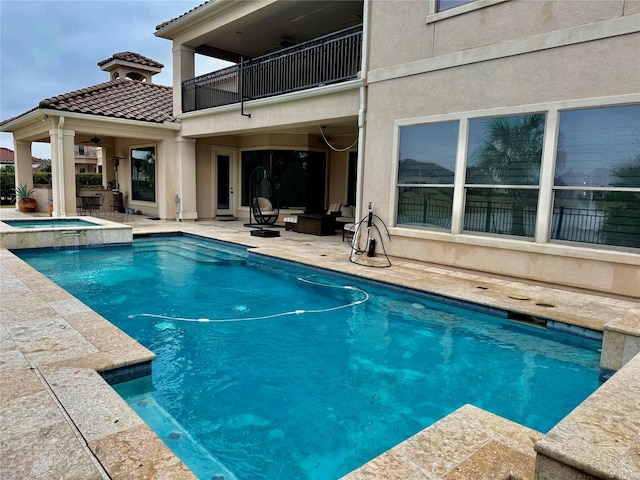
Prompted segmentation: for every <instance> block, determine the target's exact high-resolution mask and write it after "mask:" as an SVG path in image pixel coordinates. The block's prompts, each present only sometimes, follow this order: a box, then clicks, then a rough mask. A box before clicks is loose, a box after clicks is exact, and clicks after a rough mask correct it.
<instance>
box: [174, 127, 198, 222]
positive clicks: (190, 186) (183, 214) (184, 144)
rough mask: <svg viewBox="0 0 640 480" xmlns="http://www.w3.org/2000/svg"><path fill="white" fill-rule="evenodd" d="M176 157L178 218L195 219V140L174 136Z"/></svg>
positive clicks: (196, 210) (196, 212)
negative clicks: (178, 198) (178, 199)
mask: <svg viewBox="0 0 640 480" xmlns="http://www.w3.org/2000/svg"><path fill="white" fill-rule="evenodd" d="M176 147H177V153H178V154H177V156H176V157H177V159H176V170H175V189H176V195H178V196H179V197H180V219H181V220H197V219H198V209H197V205H196V141H195V139H192V138H185V137H176Z"/></svg>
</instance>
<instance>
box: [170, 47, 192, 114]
mask: <svg viewBox="0 0 640 480" xmlns="http://www.w3.org/2000/svg"><path fill="white" fill-rule="evenodd" d="M195 72H196V60H195V50H194V49H193V48H191V47H187V46H185V45H174V47H173V114H174V115H175V116H178V115H180V114H181V113H182V81H183V80H188V79H190V78H193V77H195V76H196V73H195Z"/></svg>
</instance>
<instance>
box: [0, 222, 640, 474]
mask: <svg viewBox="0 0 640 480" xmlns="http://www.w3.org/2000/svg"><path fill="white" fill-rule="evenodd" d="M169 230H173V231H177V230H181V231H185V232H188V233H194V234H198V235H202V236H207V237H210V238H217V239H221V240H226V241H231V242H234V243H240V244H244V245H249V246H252V247H254V248H255V250H254V251H255V252H259V253H261V254H264V255H269V256H274V257H278V258H285V259H288V260H294V261H301V262H302V263H306V264H309V265H315V266H319V267H322V268H329V269H333V270H337V271H340V272H343V273H354V274H356V275H359V276H363V277H366V278H371V279H377V280H383V281H387V282H390V283H396V284H399V285H404V286H408V287H411V288H417V289H421V290H427V291H432V292H434V293H439V294H444V295H447V296H449V297H453V298H461V299H465V300H468V301H472V302H476V303H480V304H483V305H492V306H495V307H498V308H506V309H515V310H516V311H520V312H522V313H525V314H530V315H534V316H539V315H541V314H542V312H545V315H544V316H546V317H548V316H552V317H553V318H556V319H558V320H561V321H563V322H567V323H568V324H571V325H576V326H580V327H586V328H587V329H593V330H596V331H602V330H605V335H606V328H605V326H606V324H608V323H611V322H614V323H617V324H618V327H617V329H616V330H615V331H614V333H620V332H619V330H623V333H628V332H629V331H632V332H636V333H637V332H638V330H640V325H638V324H639V323H640V321H639V320H638V314H639V313H640V303H638V302H637V301H634V300H633V299H616V298H605V297H600V296H596V295H591V294H588V293H582V292H567V291H563V290H559V289H553V288H548V287H545V286H540V285H531V284H526V283H524V282H517V281H513V280H509V279H495V278H490V277H486V276H483V275H481V274H474V273H469V272H462V271H456V270H449V269H445V268H440V267H435V266H432V265H431V266H430V265H423V264H414V263H411V262H403V261H400V260H394V266H393V267H392V268H391V269H367V268H364V267H363V266H359V265H354V264H351V263H350V262H348V260H347V258H346V254H345V251H346V249H347V247H346V245H345V244H341V243H339V242H331V241H329V242H315V241H309V239H308V236H300V234H295V233H292V234H289V232H287V233H286V236H284V235H283V237H284V238H281V239H262V238H259V237H251V236H250V235H249V233H248V231H247V229H242V228H241V226H234V225H229V224H228V222H224V223H221V222H198V223H185V224H182V225H179V226H178V225H177V224H175V223H173V222H166V224H165V222H161V223H160V224H159V223H158V222H153V224H149V225H139V226H134V233H154V232H161V231H169ZM283 233H284V232H283ZM303 237H304V238H303ZM323 240H324V239H323ZM0 274H1V280H2V291H1V293H2V306H1V307H2V319H1V323H2V324H1V325H0V339H1V349H0V358H1V359H2V361H1V363H0V383H1V385H2V389H1V392H2V393H0V417H1V418H2V422H0V456H1V457H2V461H1V462H0V477H4V476H5V475H7V476H9V477H11V476H16V475H17V477H18V478H34V479H37V478H51V477H52V476H62V475H63V474H66V475H68V476H70V477H72V478H127V479H129V478H131V479H135V478H153V477H154V476H155V477H156V478H162V479H165V478H167V479H171V478H177V479H182V478H194V476H193V474H192V473H191V472H189V471H188V469H186V467H185V466H184V465H183V464H182V462H180V461H179V460H178V459H177V458H176V457H175V456H174V455H173V453H172V452H171V451H170V450H169V449H168V448H167V447H166V446H165V445H164V443H163V442H162V441H161V440H160V439H159V438H158V437H157V435H156V434H155V433H154V432H152V431H151V430H150V429H149V428H148V427H147V426H146V424H144V422H142V420H140V419H139V417H137V415H136V414H135V413H133V412H132V411H131V410H130V409H129V407H128V406H127V405H126V403H124V401H122V400H121V399H120V397H119V396H117V395H116V394H115V393H112V392H113V391H112V390H111V388H110V387H108V385H107V384H106V382H105V381H104V380H103V379H102V377H101V376H100V375H98V374H97V373H96V371H98V370H109V369H111V368H115V367H118V366H127V365H132V364H135V363H137V362H138V361H142V362H144V361H146V360H148V359H149V355H153V354H151V352H149V351H148V350H146V349H144V347H141V346H140V345H138V344H137V343H136V342H135V341H133V340H132V339H130V338H129V337H128V336H126V335H125V334H124V333H122V332H121V331H120V330H118V329H117V328H116V327H113V326H112V325H111V324H110V323H109V322H107V321H106V320H104V319H102V317H100V316H99V315H97V314H95V313H94V312H92V311H91V310H89V309H88V307H86V306H84V305H83V304H81V303H80V302H78V301H77V300H76V299H74V298H73V297H71V296H70V295H69V294H68V293H67V292H65V291H64V290H62V289H60V288H59V287H57V286H55V285H54V284H52V283H51V282H49V281H48V280H47V279H46V278H44V277H43V276H42V275H41V274H39V273H38V272H36V271H35V270H33V269H32V268H31V267H29V266H28V265H26V264H24V263H23V262H21V261H20V260H19V259H17V258H16V257H15V256H13V255H12V254H11V253H10V252H7V251H6V250H0ZM478 286H481V287H485V288H486V289H483V288H477V287H478ZM512 294H520V295H522V296H525V295H526V296H527V298H529V299H530V300H519V299H514V298H511V297H510V295H512ZM536 303H545V304H554V305H555V307H553V315H549V307H540V306H536V305H535V304H536ZM621 325H622V327H621ZM627 339H628V337H627ZM627 343H629V342H627ZM631 343H633V342H631ZM622 345H623V350H624V348H625V347H624V345H625V343H624V342H623V343H622ZM632 352H633V347H630V349H629V348H628V349H627V353H626V355H627V356H629V355H631V353H632ZM623 356H624V355H623ZM631 356H632V355H631ZM639 359H640V357H637V356H636V357H635V358H633V361H629V363H628V364H627V365H626V366H624V367H622V368H621V370H620V372H618V373H617V374H616V375H614V376H613V377H612V378H611V379H610V380H609V381H608V382H607V383H606V384H605V385H604V386H603V387H601V389H599V390H598V391H597V392H596V393H594V395H592V396H591V397H589V399H588V400H587V401H585V402H584V403H583V404H582V405H581V406H580V407H578V409H577V410H579V409H581V408H583V407H584V408H588V409H590V410H587V412H589V414H588V415H587V416H579V417H577V418H578V420H576V419H573V420H571V415H573V413H572V414H571V415H570V416H568V417H567V419H565V420H569V421H572V422H573V425H572V424H570V423H569V424H565V423H564V421H563V422H561V423H560V424H558V426H557V427H555V428H554V430H552V432H554V431H555V430H556V429H559V433H558V432H555V433H553V435H552V432H549V434H548V435H547V436H546V437H545V438H544V439H543V440H541V441H540V442H543V443H540V445H541V447H540V448H541V450H540V451H538V453H539V455H538V459H540V458H541V455H542V454H544V455H545V457H546V458H548V459H550V460H551V462H552V463H553V462H558V463H559V464H560V465H561V466H562V467H563V468H564V465H565V464H566V460H568V459H570V458H574V457H572V455H574V456H575V454H576V453H575V451H574V446H575V445H574V444H576V443H577V444H578V445H580V444H581V443H584V441H583V440H582V439H581V435H582V432H583V430H581V428H584V426H583V425H582V426H581V424H580V422H579V419H580V418H591V419H597V422H593V421H592V422H591V423H595V424H596V425H599V427H594V428H600V429H602V430H606V429H607V428H608V426H609V425H614V426H616V428H614V429H613V432H609V433H610V435H611V438H612V439H614V440H617V442H616V443H617V447H618V448H617V450H616V455H618V457H616V458H618V459H619V463H618V465H621V464H623V463H624V464H625V465H630V467H628V469H627V470H626V471H630V472H638V474H639V475H640V467H639V466H638V465H639V463H640V461H639V459H638V456H635V457H634V454H633V452H634V451H636V452H637V448H638V429H639V428H640V419H639V418H638V415H640V409H639V408H637V403H636V404H633V403H631V406H632V407H633V406H634V405H635V407H636V408H635V410H634V409H633V408H629V404H628V402H624V401H623V400H625V399H626V400H629V399H631V401H632V402H633V399H634V398H635V399H638V398H640V391H639V389H640V385H639V384H640V371H639V369H638V368H637V367H636V365H637V364H638V363H640V360H639ZM620 379H622V380H620ZM618 384H621V385H622V386H621V387H619V388H621V389H626V390H628V391H629V392H630V394H631V396H630V397H629V396H628V395H626V396H620V395H617V394H616V392H617V390H615V389H616V385H618ZM5 386H9V388H8V389H7V388H6V387H5ZM604 387H607V388H606V389H604V390H602V389H603V388H604ZM611 389H613V390H611ZM601 390H602V393H601V394H600V393H599V392H601ZM78 392H82V394H81V395H78ZM612 392H613V394H612ZM633 395H635V397H634V396H633ZM620 402H622V404H621V405H618V404H619V403H620ZM636 402H637V400H636ZM477 410H479V409H474V408H469V409H467V410H465V412H463V413H464V414H465V415H469V416H471V417H475V416H476V414H477V416H478V418H479V419H480V420H481V419H482V418H484V417H485V415H486V412H482V411H480V413H478V412H477ZM622 413H624V414H626V415H627V416H626V417H625V418H624V423H625V429H624V430H623V431H621V430H620V429H619V428H617V427H618V426H620V422H619V421H618V420H619V419H620V418H621V417H620V415H621V414H622ZM577 415H580V413H579V412H578V414H577ZM452 419H453V420H452ZM455 420H456V417H455V416H454V417H452V418H449V417H445V419H443V420H441V421H440V422H444V425H445V426H446V425H447V424H448V423H449V422H453V424H454V425H456V424H457V425H458V427H457V431H459V434H460V438H461V442H462V443H461V444H460V442H459V443H458V444H457V446H456V442H450V447H451V448H453V449H454V450H456V449H457V450H461V451H464V448H467V447H466V445H465V442H466V440H465V439H467V438H470V436H474V435H479V433H478V431H479V430H478V429H479V428H480V427H478V425H479V423H478V422H479V421H480V420H478V419H476V420H475V421H470V420H469V421H466V422H463V425H462V426H465V425H466V428H467V429H466V430H465V429H464V428H462V426H460V422H456V421H455ZM501 420H504V419H501ZM440 422H438V423H436V424H434V425H432V426H431V427H429V428H428V429H426V431H428V430H429V429H434V428H444V427H442V425H443V424H440ZM480 423H482V422H480ZM438 424H440V425H439V426H438V427H436V425H438ZM627 424H629V425H631V426H630V427H629V426H628V425H627ZM561 427H562V428H561ZM514 428H515V429H516V430H517V428H523V429H524V428H525V427H521V426H516V427H514ZM480 429H481V428H480ZM426 431H425V435H424V437H425V438H426V437H428V435H429V434H428V433H427V432H426ZM422 437H423V436H421V437H419V438H422ZM492 442H494V441H493V440H492V441H489V442H487V443H483V444H481V446H480V448H479V450H477V452H478V453H477V455H475V454H474V455H471V457H474V458H476V460H478V459H483V458H484V459H485V461H482V462H479V463H478V462H476V463H474V462H471V463H464V462H462V463H461V464H460V468H462V467H465V466H466V467H469V466H470V465H475V466H478V467H479V468H485V471H486V472H490V471H491V470H490V468H489V467H490V466H491V465H494V464H495V462H494V461H488V462H487V461H486V459H487V458H495V456H496V455H498V456H500V455H503V454H504V452H505V450H503V448H502V446H501V445H500V444H499V443H500V442H498V443H492ZM524 443H525V445H526V443H527V441H526V440H525V442H524ZM531 443H533V441H531ZM438 444H439V443H438V442H435V443H433V445H438ZM401 445H403V447H402V448H403V449H404V451H405V452H406V456H405V458H406V459H408V462H409V464H412V463H413V464H415V465H417V464H418V463H417V460H416V459H420V458H422V459H423V461H424V460H425V459H429V458H430V457H429V455H430V454H429V453H428V449H425V444H424V442H418V444H417V450H415V449H412V448H409V447H408V445H410V444H408V443H405V442H403V443H402V444H401ZM625 446H626V447H625ZM507 447H508V446H507ZM623 447H624V448H623ZM508 448H510V449H511V450H513V448H512V447H508ZM536 448H538V447H536ZM634 448H635V449H636V450H634ZM511 450H508V452H511ZM516 450H517V449H516ZM583 450H584V451H583ZM583 450H580V452H582V453H581V455H582V456H579V455H578V456H577V459H575V463H577V464H578V465H582V467H581V468H580V470H579V471H580V472H585V471H598V470H597V469H595V470H588V468H589V465H590V463H589V462H591V463H594V462H595V463H596V464H597V463H598V458H599V455H597V453H598V452H599V445H598V444H595V445H594V444H588V445H587V446H586V447H584V449H583ZM517 451H518V450H517ZM609 451H610V449H608V450H607V452H609ZM61 452H64V457H63V458H62V459H61V457H60V453H61ZM589 452H590V453H589ZM608 454H609V453H608ZM522 458H524V457H522ZM526 458H528V459H529V460H528V462H530V463H529V464H528V465H531V462H533V461H534V459H535V452H534V451H533V448H531V455H530V456H528V457H526ZM523 461H524V460H523ZM539 461H540V460H539ZM625 462H626V463H625ZM610 463H611V461H610ZM482 465H484V467H482ZM556 466H557V465H556ZM596 466H597V465H596ZM370 467H371V464H367V465H365V466H363V467H361V468H360V469H358V470H356V471H355V472H353V473H352V474H350V475H354V477H352V478H357V479H364V478H398V479H402V478H410V477H409V476H403V471H402V470H398V469H397V468H396V467H398V465H395V464H391V465H388V469H382V470H376V472H377V473H376V474H375V475H377V476H371V475H370V474H368V473H367V470H366V469H367V468H370ZM583 467H584V468H583ZM527 468H529V467H527ZM571 468H576V467H575V465H574V466H572V467H571ZM633 468H635V469H636V470H633ZM526 471H531V469H530V468H529V470H526ZM465 472H467V474H469V472H470V470H468V469H467V470H465V469H464V468H462V469H453V470H451V471H449V472H448V473H446V474H445V476H441V475H443V474H442V473H440V472H439V473H435V472H431V473H428V474H427V471H426V470H422V472H419V473H416V471H413V473H412V475H413V474H415V475H418V477H415V476H413V477H411V478H427V479H435V478H450V479H453V478H474V479H475V478H493V479H495V478H502V477H495V476H486V477H482V476H465ZM58 473H59V475H57V474H58ZM370 473H371V472H370ZM473 475H479V473H478V470H476V471H475V473H474V474H473ZM527 475H528V474H527ZM589 475H591V474H589ZM505 478H509V477H505ZM514 478H516V477H514ZM522 478H531V477H529V476H525V477H522ZM539 478H540V479H543V478H549V479H551V478H553V479H558V478H563V476H547V477H539ZM566 478H634V477H624V476H618V477H606V476H605V477H595V476H582V477H576V476H574V477H566ZM350 480H351V478H350Z"/></svg>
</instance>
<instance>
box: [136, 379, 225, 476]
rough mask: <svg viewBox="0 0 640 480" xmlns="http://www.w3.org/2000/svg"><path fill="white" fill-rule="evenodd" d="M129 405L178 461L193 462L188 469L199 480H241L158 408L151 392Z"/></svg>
mask: <svg viewBox="0 0 640 480" xmlns="http://www.w3.org/2000/svg"><path fill="white" fill-rule="evenodd" d="M126 401H127V403H128V404H129V406H130V407H131V408H133V410H134V411H135V412H136V413H137V414H138V415H139V416H140V417H141V418H142V419H143V420H144V421H145V423H146V424H147V425H149V426H150V427H151V428H152V429H153V430H154V431H155V432H156V434H157V435H158V437H160V438H161V439H162V441H163V442H164V443H165V444H166V445H167V446H168V447H169V448H170V449H171V450H173V452H174V453H175V454H176V455H178V457H180V458H181V459H189V463H188V464H187V466H188V467H189V469H190V470H191V471H192V472H193V473H194V474H195V475H196V476H197V477H198V478H206V479H209V478H220V479H224V480H237V478H236V476H235V475H234V474H233V473H232V472H231V471H229V470H228V469H227V468H226V467H225V466H224V465H223V464H222V463H221V462H220V461H219V460H218V459H216V458H215V457H214V456H212V455H211V453H209V452H208V451H207V450H206V449H205V448H204V447H202V446H201V445H200V444H199V443H198V442H197V441H196V440H195V439H194V438H193V437H192V436H191V435H190V434H189V432H187V431H186V430H185V429H184V428H183V427H182V426H181V425H180V424H179V423H178V422H177V421H176V419H175V418H174V417H173V416H172V415H171V414H170V413H169V412H167V411H166V410H165V409H164V408H162V407H161V406H160V405H158V403H157V402H156V400H155V398H154V397H153V395H152V394H151V393H150V392H149V393H143V394H140V395H136V396H135V397H130V398H127V399H126ZM185 463H186V462H185Z"/></svg>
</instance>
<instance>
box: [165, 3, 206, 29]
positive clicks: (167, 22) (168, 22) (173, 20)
mask: <svg viewBox="0 0 640 480" xmlns="http://www.w3.org/2000/svg"><path fill="white" fill-rule="evenodd" d="M207 3H209V0H207V1H206V2H204V3H201V4H200V5H198V6H197V7H194V8H192V9H191V10H189V11H188V12H185V13H183V14H182V15H180V16H179V17H176V18H172V19H171V20H167V21H166V22H162V23H161V24H160V25H156V31H157V30H160V29H162V28H164V27H166V26H167V25H169V24H170V23H173V22H175V21H176V20H178V19H179V18H182V17H184V16H185V15H187V14H189V13H191V12H193V11H194V10H197V9H199V8H200V7H201V6H202V5H205V4H207Z"/></svg>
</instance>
